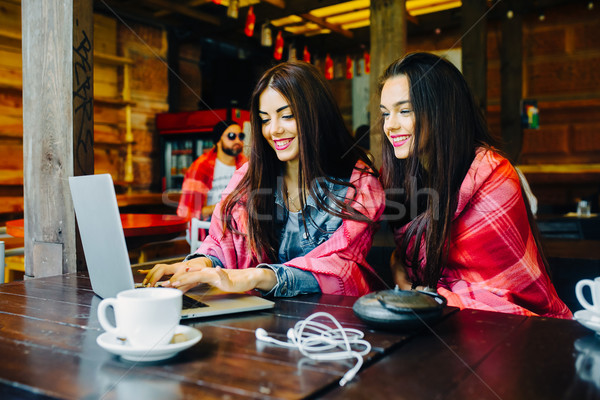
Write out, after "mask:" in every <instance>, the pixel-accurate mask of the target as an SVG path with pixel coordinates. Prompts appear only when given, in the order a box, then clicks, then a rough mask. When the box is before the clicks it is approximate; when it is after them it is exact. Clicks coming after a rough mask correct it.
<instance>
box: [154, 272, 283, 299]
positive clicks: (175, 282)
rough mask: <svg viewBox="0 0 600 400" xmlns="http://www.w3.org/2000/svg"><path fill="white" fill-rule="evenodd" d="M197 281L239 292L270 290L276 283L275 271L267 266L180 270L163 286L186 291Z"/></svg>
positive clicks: (227, 290) (197, 282) (223, 289)
mask: <svg viewBox="0 0 600 400" xmlns="http://www.w3.org/2000/svg"><path fill="white" fill-rule="evenodd" d="M199 283H208V284H209V285H211V286H214V287H216V288H218V289H220V290H222V291H224V292H232V293H241V292H247V291H249V290H253V289H260V290H263V291H269V290H271V289H272V288H273V287H274V286H275V285H276V284H277V277H276V276H275V272H273V270H271V269H269V268H246V269H223V268H221V267H217V268H203V269H197V270H180V271H178V272H176V273H175V274H174V275H173V276H172V277H171V279H170V280H169V282H166V283H165V284H164V285H163V286H167V287H174V288H177V289H181V290H182V291H184V292H186V291H188V290H190V289H191V288H193V287H194V286H196V285H198V284H199Z"/></svg>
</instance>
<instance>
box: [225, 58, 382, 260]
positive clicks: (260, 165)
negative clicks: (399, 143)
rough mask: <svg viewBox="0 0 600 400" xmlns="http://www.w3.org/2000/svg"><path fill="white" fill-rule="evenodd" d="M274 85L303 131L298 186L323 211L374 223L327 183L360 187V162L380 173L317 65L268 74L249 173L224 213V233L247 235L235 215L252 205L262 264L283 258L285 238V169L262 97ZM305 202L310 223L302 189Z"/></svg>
mask: <svg viewBox="0 0 600 400" xmlns="http://www.w3.org/2000/svg"><path fill="white" fill-rule="evenodd" d="M269 87H270V88H272V89H274V90H276V91H277V92H279V93H280V94H281V95H282V96H283V97H284V98H285V99H287V101H288V102H289V106H290V109H291V111H292V113H293V115H294V119H295V121H296V124H297V130H298V136H297V138H298V140H299V171H298V187H299V188H307V189H308V191H309V195H310V196H311V197H312V198H313V199H314V200H315V202H316V204H317V206H318V207H319V208H320V209H322V210H325V211H326V212H328V213H330V214H333V215H337V216H340V217H343V218H350V219H354V220H364V221H368V222H372V221H370V220H369V219H368V218H367V217H366V216H365V214H363V213H361V212H360V211H359V210H358V209H357V208H356V206H360V205H358V204H356V202H354V203H353V202H351V203H352V205H346V204H345V203H344V199H343V198H338V197H336V196H335V195H334V194H333V193H331V192H330V191H329V190H327V187H326V186H325V181H328V182H332V183H335V184H340V185H344V186H348V187H352V188H354V189H356V187H355V186H354V185H353V184H352V182H348V179H349V178H350V176H351V174H352V171H353V169H354V167H355V165H356V163H357V161H358V160H362V161H363V162H364V164H366V167H365V172H368V173H371V174H373V175H376V172H374V171H375V169H374V167H373V164H372V163H371V161H370V160H369V158H368V157H367V155H366V153H365V152H364V151H363V150H362V149H361V148H360V147H359V146H357V145H356V143H355V141H354V139H353V138H352V135H351V134H350V132H349V131H348V129H347V128H346V126H345V125H344V120H343V118H342V115H341V112H340V110H339V108H338V106H337V103H336V101H335V98H334V97H333V94H332V92H331V89H330V88H329V85H328V83H327V81H326V80H325V79H324V78H323V76H322V75H321V73H320V72H319V70H318V69H317V68H316V67H314V66H313V65H311V64H308V63H305V62H301V61H296V62H286V63H282V64H279V65H276V66H274V67H272V68H271V69H269V70H268V71H266V72H265V73H264V74H263V76H262V77H261V78H260V80H259V81H258V84H257V85H256V88H255V89H254V92H253V93H252V98H251V102H250V114H251V115H250V119H251V125H252V139H251V151H250V160H249V164H248V171H247V172H246V174H245V175H244V177H243V178H242V180H241V181H240V183H239V185H238V186H237V188H236V189H235V190H233V191H232V192H231V193H230V194H229V196H227V198H226V199H225V200H224V202H223V214H222V219H223V226H224V234H225V232H227V231H231V232H233V233H237V234H241V232H239V230H238V229H236V227H235V226H234V223H235V221H233V218H232V213H233V209H234V207H235V206H236V204H238V203H242V204H244V205H245V206H246V208H247V210H248V221H247V222H248V224H247V226H248V237H249V243H250V247H251V250H252V251H253V253H254V254H255V255H256V256H257V257H258V259H259V260H260V261H268V260H271V261H274V260H276V259H277V257H276V255H277V250H278V247H279V238H278V237H277V232H276V229H275V221H276V215H275V213H276V207H275V193H274V192H275V190H277V181H278V179H281V178H280V177H282V176H283V172H284V166H285V163H283V162H281V161H279V159H278V158H277V155H276V153H275V151H274V150H273V149H272V148H271V146H270V145H269V144H268V142H267V141H266V139H265V138H264V137H263V135H262V123H261V116H260V115H259V113H258V112H259V107H260V102H259V97H260V95H261V94H262V93H263V92H264V91H265V90H266V89H267V88H269ZM355 197H356V192H355ZM300 204H301V206H302V207H301V208H302V215H303V217H305V218H303V219H304V221H305V222H304V223H305V224H306V218H307V216H306V215H305V214H304V205H305V204H306V198H305V196H304V192H303V191H302V190H301V195H300Z"/></svg>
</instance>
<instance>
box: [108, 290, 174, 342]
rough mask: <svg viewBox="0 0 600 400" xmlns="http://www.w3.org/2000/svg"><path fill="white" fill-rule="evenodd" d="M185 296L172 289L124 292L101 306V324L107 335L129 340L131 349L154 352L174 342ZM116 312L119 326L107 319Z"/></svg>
mask: <svg viewBox="0 0 600 400" xmlns="http://www.w3.org/2000/svg"><path fill="white" fill-rule="evenodd" d="M181 298H182V292H181V291H180V290H178V289H173V288H140V289H130V290H124V291H122V292H120V293H118V294H117V297H116V298H114V297H111V298H108V299H104V300H102V301H101V302H100V304H99V305H98V320H99V321H100V325H102V328H104V329H105V330H106V331H107V332H109V333H112V334H113V335H115V336H116V337H118V338H123V339H126V341H127V344H129V345H131V346H132V347H140V348H148V349H151V348H154V347H155V346H162V345H165V344H167V343H169V342H170V341H171V339H172V338H173V334H174V333H175V328H177V326H178V325H179V320H180V318H181V303H182V300H181ZM108 307H112V308H113V309H114V311H115V320H116V326H113V325H112V324H111V323H110V322H109V321H108V319H107V318H106V311H107V309H108Z"/></svg>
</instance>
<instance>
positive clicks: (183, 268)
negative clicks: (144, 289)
mask: <svg viewBox="0 0 600 400" xmlns="http://www.w3.org/2000/svg"><path fill="white" fill-rule="evenodd" d="M205 268H209V269H213V268H212V262H211V261H210V260H209V259H208V258H206V257H196V258H193V259H191V260H187V261H182V262H178V263H174V264H156V265H155V266H154V268H152V269H151V270H150V271H148V272H147V275H146V277H145V278H144V281H143V282H142V285H143V286H149V287H154V286H156V285H157V283H158V282H159V281H160V279H161V278H162V277H163V276H165V275H176V274H180V273H185V272H188V271H199V270H201V269H205ZM140 272H142V273H144V272H146V271H141V270H140ZM168 282H169V281H167V282H164V283H163V285H162V286H171V285H170V284H169V283H168Z"/></svg>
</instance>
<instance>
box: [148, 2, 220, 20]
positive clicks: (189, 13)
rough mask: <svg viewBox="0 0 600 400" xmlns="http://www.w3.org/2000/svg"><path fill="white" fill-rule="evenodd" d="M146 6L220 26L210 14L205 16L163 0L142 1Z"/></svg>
mask: <svg viewBox="0 0 600 400" xmlns="http://www.w3.org/2000/svg"><path fill="white" fill-rule="evenodd" d="M144 1H145V2H146V3H147V4H152V5H153V6H155V7H159V8H162V9H164V10H167V11H171V12H174V13H177V14H181V15H185V16H186V17H190V18H193V19H197V20H199V21H203V22H208V23H209V24H212V25H216V26H220V25H221V19H219V18H217V17H214V16H212V15H210V14H205V13H202V12H199V11H195V10H193V9H191V8H189V7H187V6H184V5H181V4H176V3H171V2H168V1H165V0H144Z"/></svg>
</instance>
